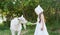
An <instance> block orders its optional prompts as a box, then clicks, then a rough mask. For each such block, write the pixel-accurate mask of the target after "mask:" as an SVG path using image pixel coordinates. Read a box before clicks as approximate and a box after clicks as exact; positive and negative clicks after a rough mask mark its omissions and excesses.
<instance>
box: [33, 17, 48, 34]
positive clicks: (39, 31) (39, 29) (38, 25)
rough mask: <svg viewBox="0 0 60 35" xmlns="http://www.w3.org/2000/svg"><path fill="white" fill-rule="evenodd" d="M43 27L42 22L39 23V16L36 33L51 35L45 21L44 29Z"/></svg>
mask: <svg viewBox="0 0 60 35" xmlns="http://www.w3.org/2000/svg"><path fill="white" fill-rule="evenodd" d="M41 28H42V22H40V23H39V17H38V19H37V25H36V29H35V33H34V35H49V34H48V32H47V28H46V25H45V23H44V28H43V31H42V30H41Z"/></svg>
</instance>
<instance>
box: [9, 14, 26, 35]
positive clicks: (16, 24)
mask: <svg viewBox="0 0 60 35" xmlns="http://www.w3.org/2000/svg"><path fill="white" fill-rule="evenodd" d="M21 23H23V26H24V29H25V30H26V25H25V24H26V23H27V20H26V19H25V18H24V17H23V15H22V16H21V17H19V18H17V17H16V18H14V19H12V20H11V25H10V30H11V33H12V35H15V32H18V33H17V35H20V34H21V30H22V24H21Z"/></svg>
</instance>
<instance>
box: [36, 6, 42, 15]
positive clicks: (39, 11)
mask: <svg viewBox="0 0 60 35" xmlns="http://www.w3.org/2000/svg"><path fill="white" fill-rule="evenodd" d="M35 12H36V14H37V15H39V14H40V13H41V12H43V9H42V8H41V7H40V5H38V6H37V7H36V8H35Z"/></svg>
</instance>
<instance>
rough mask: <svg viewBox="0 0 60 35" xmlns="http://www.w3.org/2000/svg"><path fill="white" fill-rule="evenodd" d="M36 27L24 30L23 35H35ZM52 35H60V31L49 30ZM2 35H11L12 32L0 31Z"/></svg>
mask: <svg viewBox="0 0 60 35" xmlns="http://www.w3.org/2000/svg"><path fill="white" fill-rule="evenodd" d="M34 29H35V27H33V26H32V27H29V28H28V29H27V30H22V32H21V35H33V34H34ZM48 32H49V34H50V35H60V31H51V30H48ZM0 35H11V31H10V30H9V29H7V30H0Z"/></svg>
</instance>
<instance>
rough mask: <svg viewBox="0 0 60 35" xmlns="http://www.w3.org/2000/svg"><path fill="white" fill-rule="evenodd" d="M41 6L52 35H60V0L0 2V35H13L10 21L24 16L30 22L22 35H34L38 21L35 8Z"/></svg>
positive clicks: (8, 0) (0, 0)
mask: <svg viewBox="0 0 60 35" xmlns="http://www.w3.org/2000/svg"><path fill="white" fill-rule="evenodd" d="M37 5H41V7H42V8H43V9H44V16H45V21H46V26H47V30H48V32H49V34H50V35H60V0H0V35H11V32H10V29H9V28H10V21H11V19H13V18H14V17H15V16H16V17H20V16H21V15H22V14H23V15H24V17H25V18H26V20H28V21H29V22H28V23H27V30H26V31H25V30H24V29H23V30H22V33H21V35H33V34H34V31H35V26H36V25H32V23H35V22H36V21H37V15H36V13H35V12H34V9H35V7H37Z"/></svg>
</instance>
